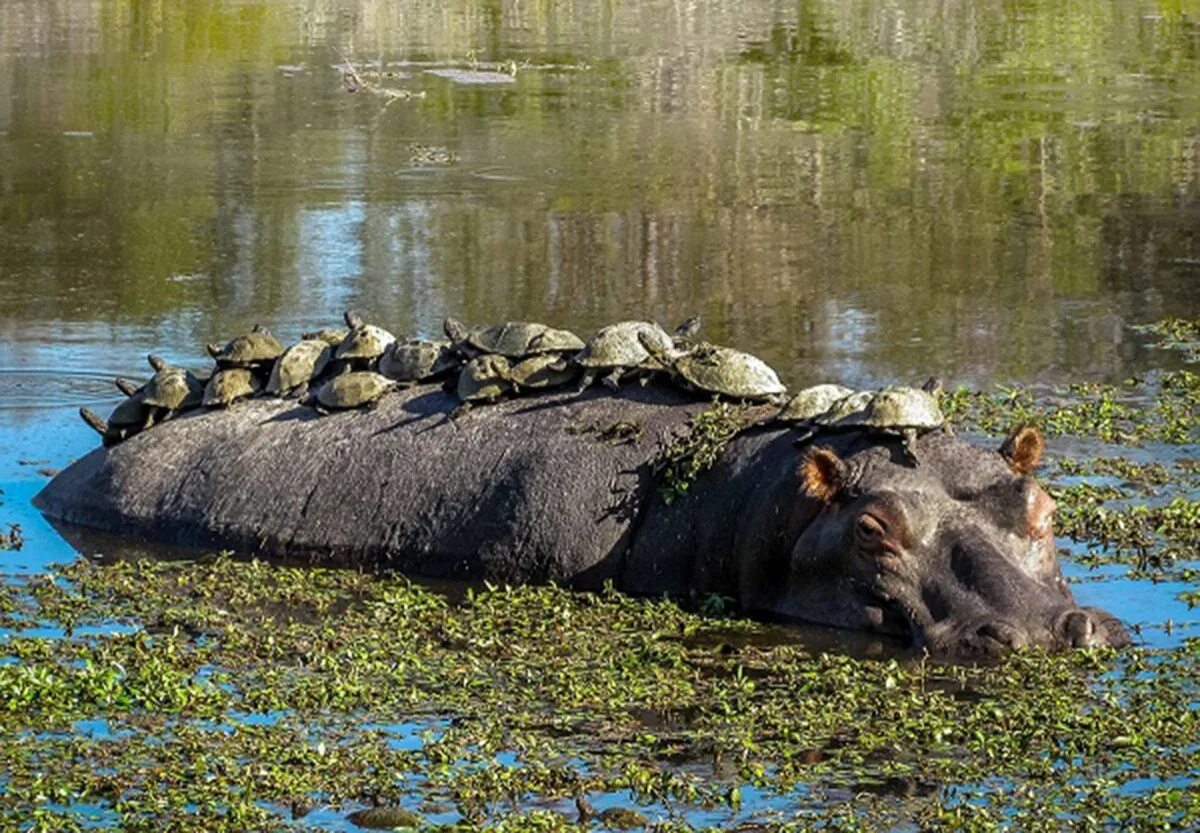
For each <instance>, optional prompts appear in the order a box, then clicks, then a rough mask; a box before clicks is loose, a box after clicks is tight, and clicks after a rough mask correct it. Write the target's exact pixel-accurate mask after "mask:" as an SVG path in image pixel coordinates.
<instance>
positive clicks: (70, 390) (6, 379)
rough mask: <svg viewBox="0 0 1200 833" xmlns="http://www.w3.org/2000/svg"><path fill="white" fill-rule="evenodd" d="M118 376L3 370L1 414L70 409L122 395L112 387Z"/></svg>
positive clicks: (55, 370) (0, 371) (0, 372)
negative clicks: (47, 409) (16, 410)
mask: <svg viewBox="0 0 1200 833" xmlns="http://www.w3.org/2000/svg"><path fill="white" fill-rule="evenodd" d="M118 375H119V374H117V373H110V372H107V371H100V370H95V371H88V370H63V369H62V368H41V367H20V368H13V367H0V410H15V409H27V408H69V407H78V406H80V405H90V404H93V403H95V402H103V401H106V400H112V401H116V400H117V399H120V394H119V393H118V392H117V390H116V388H115V387H113V379H114V378H116V377H117V376H118Z"/></svg>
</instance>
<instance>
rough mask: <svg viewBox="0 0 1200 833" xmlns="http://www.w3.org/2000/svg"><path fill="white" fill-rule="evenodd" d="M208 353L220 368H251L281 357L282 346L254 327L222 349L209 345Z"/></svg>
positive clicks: (268, 334) (264, 330)
mask: <svg viewBox="0 0 1200 833" xmlns="http://www.w3.org/2000/svg"><path fill="white" fill-rule="evenodd" d="M208 351H209V353H211V354H212V357H213V358H214V359H216V360H217V364H218V365H219V366H220V367H253V366H255V365H261V364H266V363H267V362H273V361H275V360H276V359H277V358H279V356H280V355H282V353H283V345H282V344H280V343H279V339H277V338H275V336H273V335H271V332H270V331H269V330H267V329H266V328H265V327H255V328H254V329H253V330H251V331H250V332H248V333H246V334H245V335H240V336H238V337H237V338H235V339H233V340H232V341H229V342H228V343H226V345H225V346H224V347H217V346H216V345H211V344H210V345H209V347H208Z"/></svg>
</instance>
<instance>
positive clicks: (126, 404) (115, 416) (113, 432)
mask: <svg viewBox="0 0 1200 833" xmlns="http://www.w3.org/2000/svg"><path fill="white" fill-rule="evenodd" d="M79 416H80V417H81V418H82V419H83V421H84V422H86V423H87V424H88V425H89V426H90V427H91V428H93V429H95V431H96V432H97V433H98V434H100V437H101V442H102V443H103V445H104V447H105V448H111V447H112V446H114V445H116V444H117V443H119V442H121V441H122V440H127V439H129V438H130V437H132V436H134V435H135V434H139V433H141V432H142V431H145V430H146V429H147V428H150V427H151V426H153V425H154V423H155V421H156V420H157V419H158V409H157V408H153V407H151V406H148V405H147V404H146V402H145V400H144V390H143V389H138V390H136V391H134V393H133V395H132V396H128V397H126V398H125V399H123V400H121V402H120V403H118V404H117V407H115V408H113V411H112V413H111V414H109V415H108V419H107V420H103V419H101V418H100V417H99V416H98V415H97V414H96V413H95V412H94V411H92V410H91V409H89V408H80V409H79Z"/></svg>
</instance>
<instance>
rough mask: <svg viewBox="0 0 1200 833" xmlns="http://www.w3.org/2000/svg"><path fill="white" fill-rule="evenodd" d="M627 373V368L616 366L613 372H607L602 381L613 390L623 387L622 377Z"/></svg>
mask: <svg viewBox="0 0 1200 833" xmlns="http://www.w3.org/2000/svg"><path fill="white" fill-rule="evenodd" d="M624 375H625V368H623V367H618V368H615V369H614V370H613V371H612V372H611V373H609V374H607V375H606V376H604V378H602V379H601V380H600V381H601V382H603V383H604V387H606V388H608V389H609V390H612V391H618V390H620V389H621V377H622V376H624Z"/></svg>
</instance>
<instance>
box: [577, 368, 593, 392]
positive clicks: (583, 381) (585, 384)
mask: <svg viewBox="0 0 1200 833" xmlns="http://www.w3.org/2000/svg"><path fill="white" fill-rule="evenodd" d="M595 381H596V371H595V370H594V369H593V368H588V369H587V370H585V371H583V376H581V377H580V379H579V387H577V388H576V389H575V392H576V393H583V392H584V391H585V390H587V389H588V388H590V387H591V386H592V383H593V382H595Z"/></svg>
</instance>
